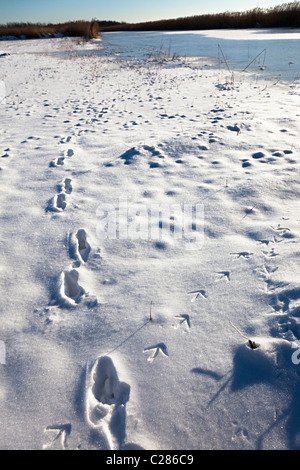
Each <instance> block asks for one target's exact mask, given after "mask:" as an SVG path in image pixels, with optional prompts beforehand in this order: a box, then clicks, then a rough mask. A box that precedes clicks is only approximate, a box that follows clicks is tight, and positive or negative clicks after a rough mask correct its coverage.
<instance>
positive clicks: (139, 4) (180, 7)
mask: <svg viewBox="0 0 300 470" xmlns="http://www.w3.org/2000/svg"><path fill="white" fill-rule="evenodd" d="M282 3H285V0H282V1H280V0H227V1H224V0H223V1H221V0H209V1H207V0H148V1H145V0H106V1H104V0H85V1H84V0H0V24H5V23H8V22H15V21H16V22H20V21H24V22H33V23H34V22H41V23H58V22H64V21H71V20H82V19H83V20H90V19H92V18H97V19H98V20H116V21H126V22H139V21H152V20H160V19H169V18H178V17H180V16H192V15H201V14H204V13H220V12H224V11H245V10H250V9H252V8H256V7H260V8H270V7H274V6H276V5H280V4H282Z"/></svg>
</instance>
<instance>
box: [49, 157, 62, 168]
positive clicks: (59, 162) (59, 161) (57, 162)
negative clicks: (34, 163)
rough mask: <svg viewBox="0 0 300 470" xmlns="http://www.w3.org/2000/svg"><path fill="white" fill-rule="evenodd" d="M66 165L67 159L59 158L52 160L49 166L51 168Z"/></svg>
mask: <svg viewBox="0 0 300 470" xmlns="http://www.w3.org/2000/svg"><path fill="white" fill-rule="evenodd" d="M64 163H65V157H58V158H56V159H55V160H52V161H51V162H50V164H49V166H50V167H56V166H62V165H64Z"/></svg>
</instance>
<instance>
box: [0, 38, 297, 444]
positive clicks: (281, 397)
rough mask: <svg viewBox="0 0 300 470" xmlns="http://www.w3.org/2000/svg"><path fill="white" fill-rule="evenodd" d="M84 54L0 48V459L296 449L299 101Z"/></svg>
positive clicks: (255, 83)
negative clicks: (155, 218)
mask: <svg viewBox="0 0 300 470" xmlns="http://www.w3.org/2000/svg"><path fill="white" fill-rule="evenodd" d="M99 47H101V45H99V42H92V43H90V44H81V43H80V41H79V40H76V39H67V38H56V39H43V40H31V41H27V40H25V41H2V42H1V50H2V51H3V52H5V53H8V54H9V55H7V56H4V57H1V58H0V61H1V62H0V66H1V69H0V80H1V81H2V84H3V83H4V84H5V93H6V97H5V99H2V101H1V104H0V106H1V108H0V109H1V128H0V146H1V147H0V182H1V185H0V192H1V202H0V221H1V222H0V286H1V298H0V314H1V330H0V331H1V332H0V340H1V348H0V358H1V364H0V374H1V379H0V403H1V405H0V406H1V408H0V409H1V411H0V413H1V437H0V447H1V449H83V450H85V449H141V448H142V449H152V450H153V449H168V450H173V449H174V450H177V449H188V450H193V449H299V448H300V429H299V424H300V421H299V418H300V405H299V400H298V396H299V372H300V364H299V357H300V354H299V344H300V343H299V342H298V341H299V339H300V325H299V314H300V274H299V254H300V247H299V236H300V230H299V229H300V226H299V222H300V218H299V196H300V186H299V123H300V111H299V104H300V85H299V83H297V82H293V83H284V82H278V80H274V81H272V80H269V81H267V80H257V79H256V77H255V76H254V75H251V74H249V73H239V72H234V74H229V73H228V72H227V70H226V69H225V70H215V69H213V68H210V67H209V66H206V64H204V63H203V60H200V59H194V60H192V59H191V60H186V59H185V60H183V59H180V58H178V59H176V60H173V61H165V62H161V61H159V60H152V61H150V60H149V61H145V62H143V63H141V62H139V63H136V64H134V63H133V62H130V63H127V62H124V61H123V62H122V61H118V59H117V58H115V57H113V56H112V57H100V56H98V55H97V54H93V49H97V48H99ZM3 89H4V88H3V86H2V90H3ZM2 98H3V97H2ZM120 200H121V201H123V202H124V201H127V204H128V208H129V209H130V210H129V212H130V214H131V218H128V219H126V214H125V215H124V211H123V212H120V214H119V215H120V220H119V222H120V224H122V223H123V227H124V224H125V225H126V223H128V224H129V226H130V231H129V232H128V234H127V236H124V232H123V237H115V238H112V237H109V238H107V239H105V238H103V236H101V228H102V225H101V224H102V222H103V217H104V214H105V210H104V209H105V208H109V207H114V208H116V209H117V208H119V206H118V204H119V202H120ZM159 204H164V205H165V206H164V207H171V206H172V205H174V204H177V206H178V205H179V207H183V204H190V205H193V207H195V206H196V205H197V204H200V205H203V207H204V233H202V231H201V227H200V229H198V230H194V231H195V234H196V235H199V239H197V240H196V242H193V240H189V239H187V238H186V237H181V238H180V237H176V236H175V234H177V233H178V231H177V229H178V228H180V227H181V225H180V223H181V222H180V214H175V216H174V217H173V218H172V217H171V216H170V217H169V218H168V217H166V216H165V218H164V220H162V222H161V226H162V227H163V228H164V230H163V231H162V234H161V235H162V237H161V239H158V238H153V236H152V235H151V236H149V237H148V238H147V237H145V236H143V237H140V238H139V235H140V234H141V232H139V227H140V226H145V223H147V222H148V220H147V214H149V212H147V211H148V209H149V208H151V207H152V206H155V205H159ZM145 207H146V209H147V211H146V212H145V210H144V209H145ZM132 208H133V209H132ZM139 210H140V215H138V213H136V214H135V211H136V212H138V211H139ZM116 213H117V211H116ZM163 215H165V213H163ZM170 218H171V224H170ZM132 224H133V225H132ZM139 224H140V225H139ZM200 225H201V224H200ZM120 226H121V225H120ZM170 226H171V227H173V230H169V229H168V228H170ZM135 235H136V236H135ZM150 313H151V320H150ZM247 338H249V339H251V341H254V342H255V344H256V348H255V349H251V347H250V343H249V341H248V339H247Z"/></svg>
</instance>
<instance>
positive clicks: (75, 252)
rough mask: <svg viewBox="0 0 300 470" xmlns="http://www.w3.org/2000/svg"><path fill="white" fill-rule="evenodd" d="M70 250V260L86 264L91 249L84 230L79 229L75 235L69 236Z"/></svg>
mask: <svg viewBox="0 0 300 470" xmlns="http://www.w3.org/2000/svg"><path fill="white" fill-rule="evenodd" d="M70 250H71V256H72V258H75V259H76V260H78V261H79V262H82V263H86V262H87V260H88V257H89V254H90V251H91V247H90V244H89V243H88V241H87V235H86V231H85V230H84V229H79V230H78V231H77V233H76V234H71V236H70Z"/></svg>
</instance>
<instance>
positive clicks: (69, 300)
mask: <svg viewBox="0 0 300 470" xmlns="http://www.w3.org/2000/svg"><path fill="white" fill-rule="evenodd" d="M78 280H79V274H78V272H77V271H76V270H75V269H72V270H71V271H64V272H63V273H62V274H61V275H60V279H59V301H60V302H59V303H61V304H63V305H69V306H76V305H77V304H78V303H79V302H80V301H81V298H82V296H83V295H84V293H85V291H84V289H83V288H82V287H81V286H80V285H79V284H78Z"/></svg>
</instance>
